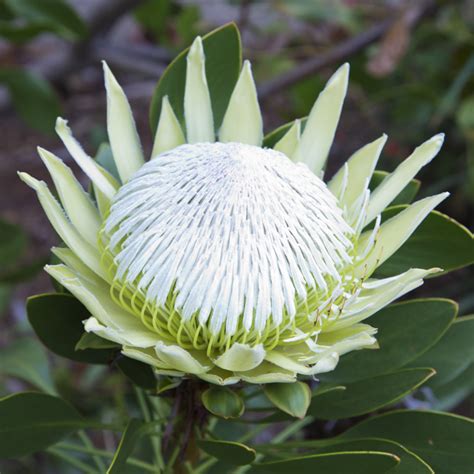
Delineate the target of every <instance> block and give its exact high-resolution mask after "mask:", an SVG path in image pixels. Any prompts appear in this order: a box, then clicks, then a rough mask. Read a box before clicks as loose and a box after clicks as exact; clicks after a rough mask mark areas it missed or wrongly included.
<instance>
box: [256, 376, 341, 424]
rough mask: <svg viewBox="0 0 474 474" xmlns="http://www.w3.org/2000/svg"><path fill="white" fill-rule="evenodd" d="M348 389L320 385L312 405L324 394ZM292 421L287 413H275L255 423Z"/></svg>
mask: <svg viewBox="0 0 474 474" xmlns="http://www.w3.org/2000/svg"><path fill="white" fill-rule="evenodd" d="M345 389H346V387H344V386H343V385H336V386H334V385H332V386H331V385H328V384H324V383H322V384H320V385H319V386H318V387H317V388H316V390H315V391H314V392H313V393H312V399H311V402H310V403H311V404H314V403H317V402H316V401H315V400H314V399H315V398H317V397H319V396H321V395H323V394H328V393H331V392H339V391H342V390H345ZM272 408H273V407H268V408H267V410H265V411H272ZM248 411H251V410H248ZM258 411H263V410H258ZM289 420H291V417H290V416H289V415H288V414H286V413H282V412H275V413H273V414H271V415H270V416H267V417H266V418H262V419H261V420H259V421H258V422H257V421H253V422H254V423H278V422H281V421H289Z"/></svg>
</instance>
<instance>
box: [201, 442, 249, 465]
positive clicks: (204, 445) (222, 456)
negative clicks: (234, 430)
mask: <svg viewBox="0 0 474 474" xmlns="http://www.w3.org/2000/svg"><path fill="white" fill-rule="evenodd" d="M198 444H199V447H200V448H201V449H202V450H203V451H205V452H206V453H207V454H209V455H210V456H213V457H215V458H217V459H219V460H220V461H222V462H224V463H226V464H232V465H234V466H244V465H246V464H250V463H252V462H253V461H255V457H256V453H255V450H254V449H252V448H250V447H249V446H246V445H245V444H242V443H236V442H234V441H222V440H211V439H201V440H199V442H198Z"/></svg>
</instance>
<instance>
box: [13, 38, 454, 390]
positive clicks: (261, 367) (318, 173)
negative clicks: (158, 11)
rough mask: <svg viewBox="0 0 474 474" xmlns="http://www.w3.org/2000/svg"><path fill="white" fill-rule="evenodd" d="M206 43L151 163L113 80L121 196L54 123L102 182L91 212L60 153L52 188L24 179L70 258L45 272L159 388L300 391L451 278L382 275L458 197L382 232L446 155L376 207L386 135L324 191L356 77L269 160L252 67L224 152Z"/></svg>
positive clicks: (416, 161) (333, 91)
mask: <svg viewBox="0 0 474 474" xmlns="http://www.w3.org/2000/svg"><path fill="white" fill-rule="evenodd" d="M204 66H205V57H204V52H203V47H202V42H201V39H200V38H197V39H196V40H195V42H194V43H193V45H192V47H191V49H190V50H189V53H188V56H187V74H186V86H185V96H184V117H185V123H186V127H185V130H183V129H182V127H181V125H180V123H179V121H178V119H177V117H176V115H175V113H174V111H173V108H172V106H171V104H170V102H169V101H168V98H167V97H165V98H164V99H163V103H162V107H161V115H160V120H159V124H158V128H157V130H156V136H155V137H156V138H155V143H154V147H153V153H152V157H151V160H150V161H148V162H146V163H145V160H144V158H143V152H142V149H141V145H140V141H139V138H138V135H137V132H136V128H135V124H134V120H133V117H132V112H131V109H130V106H129V104H128V101H127V99H126V97H125V94H124V92H123V91H122V89H121V87H120V86H119V84H118V83H117V81H116V79H115V78H114V76H113V75H112V73H111V72H110V70H109V69H108V67H107V66H106V65H104V71H105V83H106V89H107V105H108V114H107V121H108V134H109V140H110V144H111V149H112V152H113V156H114V160H115V163H116V165H117V169H118V172H119V175H120V180H121V182H117V180H116V179H114V178H113V177H112V176H111V175H110V174H109V173H108V172H107V171H106V170H105V169H103V168H102V167H100V166H99V165H98V164H97V163H96V162H95V161H94V160H93V159H92V158H90V157H89V156H88V155H87V154H86V153H85V152H84V150H83V149H82V148H81V147H80V145H79V144H78V142H77V141H76V140H75V139H74V138H73V136H72V134H71V131H70V130H69V128H68V126H67V124H66V122H65V121H64V120H62V119H58V122H57V132H58V134H59V136H60V137H61V139H62V141H63V142H64V144H65V146H66V148H67V149H68V150H69V152H70V154H71V155H72V157H73V158H74V160H75V161H76V162H77V164H78V165H79V166H80V167H81V168H82V169H83V171H84V172H85V173H86V174H87V176H88V177H89V178H90V179H91V181H92V184H93V189H94V194H95V199H94V200H93V199H91V197H90V196H89V194H87V193H86V192H85V191H84V190H83V189H82V187H81V186H80V185H79V183H78V182H77V180H76V179H75V178H74V176H73V174H72V172H71V170H70V169H69V168H68V167H67V166H66V165H65V164H64V163H63V162H62V161H61V160H60V159H59V158H57V157H55V156H54V155H53V154H51V153H49V152H47V151H45V150H43V149H40V150H39V154H40V156H41V158H42V160H43V162H44V163H45V165H46V167H47V168H48V170H49V172H50V173H51V176H52V178H53V181H54V184H55V186H56V189H57V192H58V195H59V199H60V203H58V201H57V200H56V199H55V198H54V197H53V195H52V194H51V192H50V191H49V190H48V187H47V185H46V184H45V183H44V182H42V181H38V180H36V179H34V178H33V177H31V176H29V175H28V174H26V173H20V176H21V178H22V179H23V180H24V181H25V182H26V183H27V184H28V185H29V186H31V187H32V188H33V189H35V190H36V192H37V194H38V197H39V200H40V202H41V204H42V206H43V208H44V210H45V212H46V214H47V216H48V218H49V220H50V221H51V223H52V225H53V226H54V228H55V230H56V231H57V233H58V234H59V236H60V238H61V239H62V241H63V242H64V243H65V247H61V248H55V249H53V252H54V253H55V254H56V255H57V256H58V257H59V259H60V260H61V261H62V262H63V263H62V264H60V265H49V266H47V267H46V271H47V272H48V273H49V274H50V275H52V276H53V277H54V278H55V279H56V280H57V281H58V282H60V283H61V284H62V285H64V286H65V287H66V288H67V289H68V290H69V291H70V292H71V293H72V294H73V295H75V296H76V297H77V298H78V299H79V300H80V301H81V302H82V303H83V304H84V305H85V306H86V307H87V309H88V310H89V311H90V313H91V317H90V318H89V319H88V320H86V321H85V322H84V327H85V330H86V331H89V332H93V333H95V334H97V335H99V336H100V337H102V338H105V339H108V340H111V341H114V342H116V343H118V344H120V345H121V346H122V352H123V354H125V355H126V356H128V357H131V358H135V359H138V360H140V361H143V362H146V363H148V364H150V365H151V366H153V367H154V368H155V369H156V372H157V373H158V374H169V375H173V376H197V377H199V378H201V379H203V380H206V381H209V382H212V383H216V384H232V383H236V382H238V381H240V380H244V381H248V382H252V383H270V382H291V381H294V380H295V379H296V377H297V376H298V374H301V375H314V374H318V373H322V372H327V371H330V370H333V369H334V368H335V367H336V364H337V363H338V360H339V357H340V356H341V355H342V354H344V353H346V352H349V351H352V350H355V349H361V348H373V347H376V345H377V342H376V339H375V334H376V331H377V330H376V328H373V327H371V326H369V325H368V324H366V323H363V321H364V320H366V319H367V318H368V317H369V316H371V315H373V314H374V313H376V312H377V311H379V310H380V309H381V308H382V307H384V306H386V305H387V304H389V303H390V302H392V301H393V300H394V299H396V298H398V297H400V296H401V295H404V294H405V293H407V292H408V291H411V290H413V289H414V288H416V287H417V286H419V285H421V284H422V282H423V278H424V277H425V276H426V275H428V274H430V273H432V272H436V271H438V270H439V269H419V268H413V269H410V270H408V271H406V272H405V273H402V274H400V275H397V276H393V277H390V278H384V279H376V278H373V276H372V275H373V273H374V271H375V269H376V268H377V267H378V266H379V265H381V264H382V263H383V262H384V261H386V260H387V259H388V258H389V257H390V256H391V255H392V254H393V253H394V252H396V251H397V249H398V248H399V247H400V246H401V245H402V244H403V243H404V242H405V241H406V240H407V238H408V237H409V236H410V235H411V234H412V233H413V231H414V230H415V229H416V227H417V226H418V225H419V224H420V223H421V222H422V221H423V219H424V218H425V217H426V216H427V214H428V213H429V212H430V211H431V210H432V209H433V208H434V207H435V206H436V205H437V204H439V203H440V202H441V201H442V200H443V199H444V198H445V197H446V196H447V194H446V193H443V194H439V195H437V196H432V197H428V198H425V199H422V200H419V201H417V202H415V203H414V204H412V205H410V206H408V207H407V208H406V209H404V210H403V211H402V212H400V213H398V214H397V215H395V217H392V218H391V219H389V220H386V221H385V222H383V223H381V212H382V211H383V210H384V209H385V208H386V207H387V206H388V205H389V204H390V203H391V202H392V201H393V199H394V198H395V197H396V196H397V195H398V194H399V193H400V191H401V190H402V189H403V188H404V187H405V186H406V185H407V183H408V182H409V181H410V180H411V179H412V178H413V177H414V176H415V174H416V173H417V172H418V171H419V170H420V168H421V167H422V166H424V165H426V164H427V163H428V162H429V161H430V160H431V159H432V158H433V157H434V156H435V155H436V154H437V153H438V151H439V149H440V147H441V144H442V142H443V136H442V135H436V136H435V137H433V138H432V139H430V140H428V141H427V142H425V143H424V144H422V145H421V146H420V147H418V148H417V149H416V150H415V151H414V152H413V153H412V155H411V156H410V157H409V158H407V159H406V160H405V161H404V162H403V163H401V164H400V166H398V168H397V169H396V170H395V171H394V172H393V173H391V174H389V175H388V176H387V177H386V178H385V179H384V180H383V182H382V183H381V184H380V185H379V186H378V187H377V188H376V189H375V190H374V191H373V192H371V191H370V190H369V181H370V179H371V177H372V174H373V171H374V169H375V166H376V163H377V159H378V157H379V155H380V153H381V150H382V147H383V145H384V143H385V141H386V137H385V136H382V137H381V138H379V139H378V140H375V141H374V142H372V143H370V144H368V145H366V146H365V147H363V148H362V149H360V150H358V151H357V152H356V153H355V154H354V155H353V156H352V157H350V159H349V160H348V161H347V162H346V163H345V164H344V166H343V167H342V169H341V170H340V171H339V172H338V173H337V174H336V175H335V176H334V178H333V179H332V180H331V181H330V182H329V183H328V184H326V183H325V182H324V181H323V179H322V177H323V174H324V171H323V170H324V167H325V162H326V158H327V156H328V153H329V149H330V146H331V143H332V141H333V138H334V134H335V129H336V126H337V123H338V120H339V115H340V112H341V107H342V103H343V99H344V96H345V94H346V89H347V82H348V74H349V66H348V65H347V64H346V65H343V66H342V67H341V68H340V69H339V70H338V71H337V72H336V73H335V74H334V76H333V77H332V78H331V79H330V80H329V82H328V84H327V86H326V87H325V89H324V90H323V91H322V92H321V94H320V96H319V97H318V99H317V101H316V103H315V104H314V106H313V109H312V110H311V113H310V115H309V117H308V119H307V122H306V126H305V127H304V130H302V126H301V124H300V122H299V121H295V123H294V125H293V126H292V127H291V128H289V130H288V132H287V133H286V134H285V135H284V136H283V138H281V140H280V141H279V142H278V143H277V144H276V145H275V147H274V149H268V148H262V137H263V131H262V130H263V127H262V117H261V114H260V108H259V105H258V101H257V94H256V88H255V84H254V81H253V78H252V72H251V68H250V63H248V62H245V63H244V66H243V69H242V72H241V75H240V78H239V80H238V82H237V84H236V86H235V89H234V92H233V94H232V96H231V98H230V102H229V104H228V107H227V111H226V113H225V116H224V119H223V122H222V126H221V127H220V129H219V131H218V133H217V136H216V134H215V132H214V129H215V127H214V119H213V114H212V108H211V99H210V93H209V90H208V86H207V80H206V74H205V67H204Z"/></svg>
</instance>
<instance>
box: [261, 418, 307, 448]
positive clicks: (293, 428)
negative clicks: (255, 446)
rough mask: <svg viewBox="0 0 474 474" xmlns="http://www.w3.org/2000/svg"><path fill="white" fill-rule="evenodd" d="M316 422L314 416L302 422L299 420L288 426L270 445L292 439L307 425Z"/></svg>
mask: <svg viewBox="0 0 474 474" xmlns="http://www.w3.org/2000/svg"><path fill="white" fill-rule="evenodd" d="M313 421H314V418H313V417H312V416H307V417H305V418H303V419H302V420H297V421H294V422H293V423H291V424H290V425H288V426H287V427H286V428H285V429H284V430H282V431H280V433H278V434H277V435H276V436H275V437H274V438H273V439H272V440H271V441H270V444H278V443H282V442H283V441H286V440H287V439H288V438H291V436H293V435H294V434H295V433H298V431H300V430H301V429H302V428H304V427H305V426H306V425H309V424H311V423H312V422H313Z"/></svg>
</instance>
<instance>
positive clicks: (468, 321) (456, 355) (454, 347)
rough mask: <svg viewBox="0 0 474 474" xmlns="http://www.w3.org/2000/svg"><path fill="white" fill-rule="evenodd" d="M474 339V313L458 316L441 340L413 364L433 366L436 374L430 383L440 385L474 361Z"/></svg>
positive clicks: (433, 385) (434, 385)
mask: <svg viewBox="0 0 474 474" xmlns="http://www.w3.org/2000/svg"><path fill="white" fill-rule="evenodd" d="M473 341H474V315H473V316H468V317H464V318H458V319H456V321H454V323H453V324H452V325H451V327H450V328H449V329H448V330H447V332H446V334H445V335H444V336H443V337H442V338H441V340H440V341H439V342H438V343H437V344H436V345H434V346H433V347H432V348H431V349H430V350H429V351H428V352H426V353H425V354H423V355H422V356H420V357H419V358H418V359H416V360H415V361H413V363H412V364H416V365H417V366H420V365H425V364H428V365H429V366H430V367H433V368H434V369H435V370H436V375H435V377H433V379H432V380H430V383H429V385H430V386H432V387H438V386H440V385H442V384H445V383H447V382H450V381H451V380H453V379H454V378H455V377H457V376H458V375H460V374H461V372H463V371H464V370H466V369H467V368H468V367H469V366H470V365H471V364H472V363H473V362H474V351H473V349H472V345H473Z"/></svg>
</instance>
